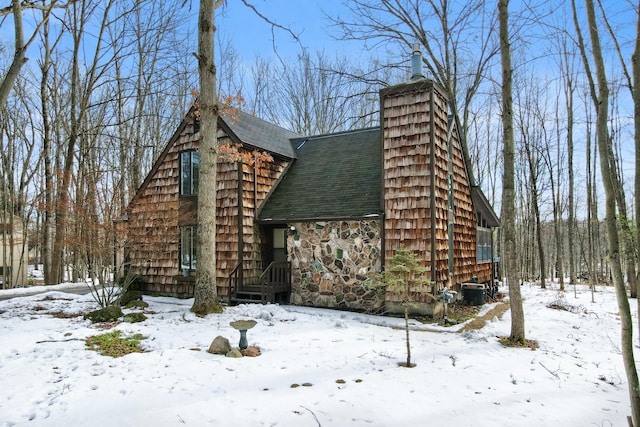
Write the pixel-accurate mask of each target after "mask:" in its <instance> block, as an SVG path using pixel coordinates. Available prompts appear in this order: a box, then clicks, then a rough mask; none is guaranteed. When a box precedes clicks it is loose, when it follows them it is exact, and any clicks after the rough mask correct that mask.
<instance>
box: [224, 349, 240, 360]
mask: <svg viewBox="0 0 640 427" xmlns="http://www.w3.org/2000/svg"><path fill="white" fill-rule="evenodd" d="M225 356H227V357H234V358H238V357H242V353H240V350H238V349H237V348H233V349H231V350H229V351H228V352H227V354H225Z"/></svg>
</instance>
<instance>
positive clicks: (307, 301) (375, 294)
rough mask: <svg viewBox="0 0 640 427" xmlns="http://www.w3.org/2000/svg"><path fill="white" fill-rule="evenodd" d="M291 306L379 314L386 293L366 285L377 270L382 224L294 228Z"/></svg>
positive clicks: (320, 224)
mask: <svg viewBox="0 0 640 427" xmlns="http://www.w3.org/2000/svg"><path fill="white" fill-rule="evenodd" d="M291 226H293V227H295V232H294V233H290V235H289V237H288V242H287V248H288V253H289V257H290V260H291V270H292V271H291V279H292V293H291V303H292V304H296V305H305V306H313V307H325V308H341V309H348V310H362V311H366V312H377V311H379V310H381V309H382V308H383V307H384V292H381V291H376V290H375V289H371V288H370V287H368V286H367V284H366V283H365V282H366V281H367V280H368V279H371V278H373V277H375V275H376V274H377V273H379V272H380V268H381V260H380V254H381V242H380V221H379V220H359V221H327V222H312V223H292V224H289V227H291Z"/></svg>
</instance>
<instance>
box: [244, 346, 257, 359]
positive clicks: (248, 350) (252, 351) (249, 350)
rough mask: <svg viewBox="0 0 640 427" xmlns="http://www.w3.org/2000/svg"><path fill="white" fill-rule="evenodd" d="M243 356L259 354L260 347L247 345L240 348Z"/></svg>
mask: <svg viewBox="0 0 640 427" xmlns="http://www.w3.org/2000/svg"><path fill="white" fill-rule="evenodd" d="M240 353H242V355H243V356H245V357H257V356H260V349H259V348H258V347H247V348H245V349H243V350H240Z"/></svg>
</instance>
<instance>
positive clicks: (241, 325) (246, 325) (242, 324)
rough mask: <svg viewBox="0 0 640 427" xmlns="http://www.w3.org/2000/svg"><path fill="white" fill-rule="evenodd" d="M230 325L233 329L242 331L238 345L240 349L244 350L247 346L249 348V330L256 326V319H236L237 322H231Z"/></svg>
mask: <svg viewBox="0 0 640 427" xmlns="http://www.w3.org/2000/svg"><path fill="white" fill-rule="evenodd" d="M229 325H230V326H231V327H232V328H233V329H237V330H238V331H240V343H239V344H238V347H240V350H244V349H245V348H247V347H248V346H249V343H248V342H247V330H249V329H251V328H253V327H254V326H256V321H255V320H236V321H235V322H231V323H229Z"/></svg>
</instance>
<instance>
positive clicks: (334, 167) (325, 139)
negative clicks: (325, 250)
mask: <svg viewBox="0 0 640 427" xmlns="http://www.w3.org/2000/svg"><path fill="white" fill-rule="evenodd" d="M291 144H292V149H293V150H294V152H295V157H296V160H295V161H294V163H293V164H292V166H291V167H290V169H289V171H288V172H286V175H285V176H284V178H283V179H282V181H281V182H280V184H279V185H278V187H277V188H276V189H275V191H274V192H273V193H272V194H271V196H270V197H269V198H268V200H267V201H266V203H265V205H264V206H263V208H262V211H261V212H260V220H263V221H274V222H286V221H293V220H311V219H319V220H322V219H346V218H362V217H366V216H373V215H376V214H380V197H381V188H380V187H381V179H382V178H381V173H382V150H381V146H380V144H381V135H380V128H371V129H364V130H357V131H349V132H341V133H336V134H331V135H321V136H314V137H307V138H297V139H293V140H292V141H291Z"/></svg>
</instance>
